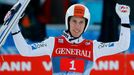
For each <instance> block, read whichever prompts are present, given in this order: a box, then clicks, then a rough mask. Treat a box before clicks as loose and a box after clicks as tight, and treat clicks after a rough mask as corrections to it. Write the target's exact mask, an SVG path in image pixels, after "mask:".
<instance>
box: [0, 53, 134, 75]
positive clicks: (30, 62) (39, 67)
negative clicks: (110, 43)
mask: <svg viewBox="0 0 134 75" xmlns="http://www.w3.org/2000/svg"><path fill="white" fill-rule="evenodd" d="M57 68H58V67H57ZM10 74H12V75H38V74H41V75H52V62H51V60H50V57H49V56H38V57H23V56H20V55H1V57H0V75H10ZM109 74H111V75H134V55H133V54H126V55H125V54H117V55H111V56H106V57H102V58H99V59H98V60H97V62H96V64H94V68H93V70H92V71H91V74H90V75H109Z"/></svg>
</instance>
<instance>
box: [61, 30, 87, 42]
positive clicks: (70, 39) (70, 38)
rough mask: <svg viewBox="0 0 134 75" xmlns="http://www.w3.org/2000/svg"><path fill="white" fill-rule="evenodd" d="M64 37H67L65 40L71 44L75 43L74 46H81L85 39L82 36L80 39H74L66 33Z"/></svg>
mask: <svg viewBox="0 0 134 75" xmlns="http://www.w3.org/2000/svg"><path fill="white" fill-rule="evenodd" d="M62 36H63V37H65V39H66V40H67V41H68V42H70V43H74V44H79V43H81V42H82V41H83V40H84V39H83V37H82V36H80V37H77V38H76V37H72V36H71V35H70V34H69V33H67V32H66V31H64V32H63V35H62Z"/></svg>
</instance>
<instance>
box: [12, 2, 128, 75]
mask: <svg viewBox="0 0 134 75" xmlns="http://www.w3.org/2000/svg"><path fill="white" fill-rule="evenodd" d="M111 10H113V9H111ZM116 13H117V14H118V16H119V17H120V19H121V32H120V38H119V40H118V41H116V42H109V43H103V42H98V41H96V40H86V39H83V38H82V34H83V33H84V32H86V30H87V28H88V24H89V21H90V12H89V10H88V8H87V7H85V6H84V5H81V4H74V5H72V6H71V7H70V8H68V10H67V12H66V18H65V22H66V30H65V31H64V33H63V35H62V36H61V37H50V38H48V39H46V40H44V41H42V42H40V43H34V44H32V45H28V44H27V43H26V41H25V39H24V38H23V36H22V35H21V33H20V29H19V27H18V25H16V26H15V27H14V28H13V30H12V35H13V39H14V42H15V45H16V47H17V49H18V51H19V53H20V54H21V55H23V56H42V55H50V57H51V58H52V63H53V74H54V75H89V74H90V71H91V69H92V67H93V63H94V62H95V60H96V59H97V58H99V57H102V56H107V55H112V54H116V53H120V52H122V51H125V50H127V49H128V48H129V44H130V26H129V23H130V21H129V14H130V8H129V7H128V6H126V5H119V4H117V5H116ZM38 44H40V45H42V47H39V48H37V47H36V48H35V46H36V45H38Z"/></svg>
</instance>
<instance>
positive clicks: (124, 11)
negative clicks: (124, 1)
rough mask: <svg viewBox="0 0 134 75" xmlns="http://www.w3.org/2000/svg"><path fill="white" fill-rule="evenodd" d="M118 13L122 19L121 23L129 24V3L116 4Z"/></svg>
mask: <svg viewBox="0 0 134 75" xmlns="http://www.w3.org/2000/svg"><path fill="white" fill-rule="evenodd" d="M116 13H117V14H118V16H119V17H120V19H121V23H125V24H129V23H130V21H129V15H130V7H129V6H127V5H120V4H118V3H117V4H116Z"/></svg>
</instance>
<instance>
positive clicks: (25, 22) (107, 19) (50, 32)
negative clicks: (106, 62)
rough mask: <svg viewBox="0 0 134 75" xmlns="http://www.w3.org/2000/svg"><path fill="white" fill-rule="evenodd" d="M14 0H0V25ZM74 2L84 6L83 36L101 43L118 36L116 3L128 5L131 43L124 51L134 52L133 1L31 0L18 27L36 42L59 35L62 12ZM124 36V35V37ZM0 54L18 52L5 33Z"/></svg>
mask: <svg viewBox="0 0 134 75" xmlns="http://www.w3.org/2000/svg"><path fill="white" fill-rule="evenodd" d="M16 2H17V0H0V26H1V25H2V24H3V18H4V16H5V15H6V13H7V11H8V10H10V8H11V7H12V6H13V5H14V4H15V3H16ZM75 3H81V4H84V5H86V6H87V7H88V8H89V10H90V13H91V21H90V25H89V27H88V30H87V32H86V33H84V34H83V36H84V38H86V39H91V40H95V39H97V40H98V41H102V42H111V41H117V40H118V39H119V32H120V31H119V29H120V28H119V27H120V19H119V17H118V15H117V14H116V12H115V5H116V3H119V4H126V5H129V6H130V7H131V14H130V20H131V27H132V29H131V46H130V48H129V50H128V51H127V52H128V53H134V46H133V45H134V39H133V37H134V6H133V4H134V0H31V2H30V4H29V6H28V7H27V9H26V11H25V15H24V17H23V18H22V19H21V20H20V28H21V31H22V34H23V36H24V37H25V39H26V40H27V41H28V43H34V42H40V41H42V40H44V39H46V38H48V37H50V36H54V37H56V36H60V35H62V32H63V31H64V30H65V23H64V22H65V20H64V18H65V13H66V10H67V8H68V7H69V6H70V5H72V4H75ZM126 39H127V38H126ZM0 54H18V51H17V49H16V47H15V45H14V42H13V39H12V36H11V35H9V37H8V38H7V40H6V42H5V45H4V46H3V47H2V48H0Z"/></svg>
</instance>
